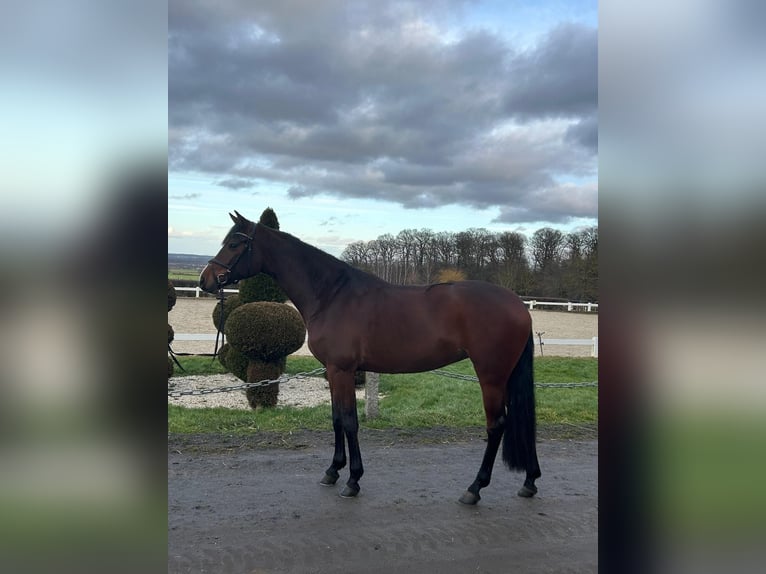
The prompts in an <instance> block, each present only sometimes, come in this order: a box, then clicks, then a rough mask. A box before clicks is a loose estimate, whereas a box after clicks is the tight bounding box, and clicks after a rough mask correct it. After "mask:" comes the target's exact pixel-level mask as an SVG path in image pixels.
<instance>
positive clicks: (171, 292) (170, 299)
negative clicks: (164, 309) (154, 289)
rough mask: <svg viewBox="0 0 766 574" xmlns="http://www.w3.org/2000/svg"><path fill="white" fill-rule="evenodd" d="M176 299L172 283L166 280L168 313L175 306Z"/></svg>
mask: <svg viewBox="0 0 766 574" xmlns="http://www.w3.org/2000/svg"><path fill="white" fill-rule="evenodd" d="M176 298H177V296H176V288H175V287H174V286H173V282H172V281H171V280H170V279H168V311H170V310H171V309H172V308H173V306H174V305H175V304H176Z"/></svg>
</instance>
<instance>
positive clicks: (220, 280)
mask: <svg viewBox="0 0 766 574" xmlns="http://www.w3.org/2000/svg"><path fill="white" fill-rule="evenodd" d="M232 235H240V236H242V237H244V238H245V241H246V242H247V249H245V250H244V251H241V252H240V253H239V254H238V255H237V256H236V257H235V258H234V261H232V262H231V263H229V264H226V263H224V262H222V261H219V260H218V259H216V258H215V257H213V258H212V259H210V260H209V261H208V262H207V263H208V265H210V264H211V263H215V264H216V265H218V266H219V267H223V268H224V269H226V272H225V273H217V274H216V276H215V282H216V285H217V286H218V300H219V301H220V302H221V314H220V316H219V318H218V325H216V326H217V327H218V332H217V333H216V334H215V348H214V349H213V360H215V358H216V356H217V355H218V338H219V337H220V338H221V346H223V343H224V339H223V336H222V335H223V302H224V293H223V288H224V287H225V286H226V285H228V284H229V278H230V277H231V272H232V271H233V270H234V268H235V267H236V266H237V263H239V260H240V259H242V256H243V255H245V254H246V253H250V251H251V250H252V248H253V237H252V236H251V235H248V234H247V233H242V232H241V231H235V232H234V233H233V234H232ZM237 282H239V279H235V280H234V281H232V283H235V284H236V283H237Z"/></svg>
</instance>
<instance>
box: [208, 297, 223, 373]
mask: <svg viewBox="0 0 766 574" xmlns="http://www.w3.org/2000/svg"><path fill="white" fill-rule="evenodd" d="M218 299H219V301H220V302H221V314H220V315H219V316H218V325H217V327H218V332H217V333H216V334H215V349H213V358H212V359H211V361H215V358H216V357H217V356H218V337H219V336H220V337H221V347H223V345H224V343H225V339H224V334H223V301H224V294H223V286H221V287H219V288H218Z"/></svg>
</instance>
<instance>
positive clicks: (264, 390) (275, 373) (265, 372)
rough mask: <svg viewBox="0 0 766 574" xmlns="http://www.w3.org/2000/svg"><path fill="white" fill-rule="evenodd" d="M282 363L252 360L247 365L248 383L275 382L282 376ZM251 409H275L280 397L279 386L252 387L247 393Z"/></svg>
mask: <svg viewBox="0 0 766 574" xmlns="http://www.w3.org/2000/svg"><path fill="white" fill-rule="evenodd" d="M280 362H281V361H272V362H268V361H257V360H250V361H249V362H248V364H247V382H248V383H257V382H260V381H274V380H276V379H278V378H279V375H281V374H282V371H283V368H282V366H281V365H280ZM245 395H246V396H247V402H248V403H249V404H250V407H251V408H257V407H275V406H277V399H278V396H279V384H271V385H266V386H263V387H250V388H248V389H247V390H246V391H245Z"/></svg>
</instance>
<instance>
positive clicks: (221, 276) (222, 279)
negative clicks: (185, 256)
mask: <svg viewBox="0 0 766 574" xmlns="http://www.w3.org/2000/svg"><path fill="white" fill-rule="evenodd" d="M232 235H241V236H242V237H244V238H245V240H246V241H247V249H245V250H244V251H243V252H242V253H240V254H239V255H237V256H236V257H235V258H234V261H232V262H231V263H230V264H226V263H224V262H223V261H219V260H218V259H216V258H215V257H213V258H212V259H210V260H209V261H208V265H209V264H210V263H215V264H216V265H218V266H219V267H223V268H224V269H226V273H218V274H217V275H216V276H215V281H216V283H217V284H218V289H219V290H220V289H223V288H224V286H225V285H228V283H229V276H230V275H231V272H232V270H233V269H234V268H235V267H236V266H237V263H239V260H240V259H242V256H243V255H244V254H245V253H250V251H251V250H252V248H253V237H252V236H251V235H248V234H247V233H242V232H241V231H236V232H234V233H233V234H232ZM237 281H239V279H237V280H235V281H234V283H237Z"/></svg>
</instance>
